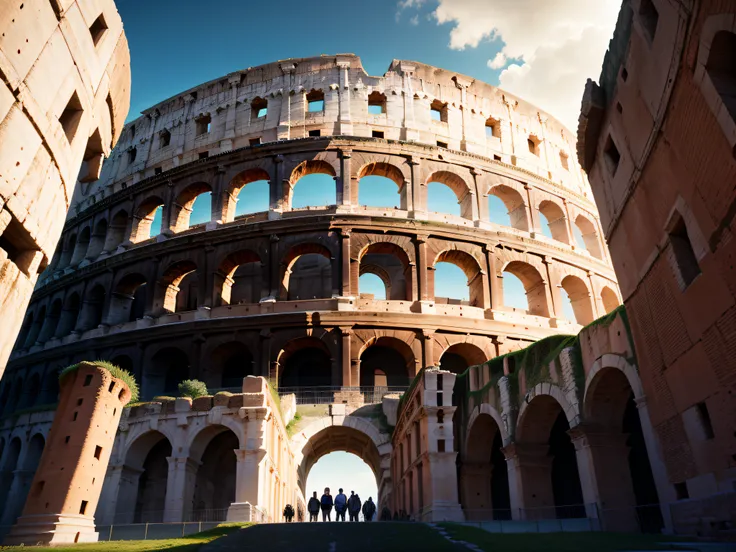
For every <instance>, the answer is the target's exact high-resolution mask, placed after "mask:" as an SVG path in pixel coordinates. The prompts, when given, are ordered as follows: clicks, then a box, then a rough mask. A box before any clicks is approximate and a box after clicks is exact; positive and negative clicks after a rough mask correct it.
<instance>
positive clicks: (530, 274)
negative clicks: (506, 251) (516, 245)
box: [502, 261, 549, 317]
mask: <svg viewBox="0 0 736 552" xmlns="http://www.w3.org/2000/svg"><path fill="white" fill-rule="evenodd" d="M507 273H509V274H512V275H514V276H516V278H518V279H519V280H520V281H521V283H522V285H523V287H524V293H525V295H526V305H527V308H526V309H525V310H526V311H527V312H528V313H529V314H533V315H536V316H546V317H549V307H548V303H547V286H546V283H545V281H544V279H543V278H542V276H541V275H540V274H539V272H538V271H537V269H536V268H534V267H533V266H532V265H530V264H528V263H525V262H522V261H512V262H510V263H509V264H508V265H507V266H506V268H505V270H504V279H503V282H502V284H503V288H504V301H505V300H506V285H507V284H506V274H507ZM515 295H517V294H515ZM509 300H513V301H514V302H515V303H516V302H518V301H519V299H518V295H517V297H513V298H512V297H509ZM507 306H508V305H507Z"/></svg>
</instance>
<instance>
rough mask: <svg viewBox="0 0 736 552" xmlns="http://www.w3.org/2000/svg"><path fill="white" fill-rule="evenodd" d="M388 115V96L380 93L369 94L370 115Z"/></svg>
mask: <svg viewBox="0 0 736 552" xmlns="http://www.w3.org/2000/svg"><path fill="white" fill-rule="evenodd" d="M384 113H386V96H385V95H384V94H382V93H381V92H378V91H373V92H371V93H370V94H368V114H369V115H382V114H384Z"/></svg>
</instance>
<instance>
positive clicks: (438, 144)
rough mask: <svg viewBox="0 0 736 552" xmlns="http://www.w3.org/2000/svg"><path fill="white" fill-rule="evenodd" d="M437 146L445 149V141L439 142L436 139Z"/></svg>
mask: <svg viewBox="0 0 736 552" xmlns="http://www.w3.org/2000/svg"><path fill="white" fill-rule="evenodd" d="M437 147H438V148H445V149H447V142H440V141H439V140H437Z"/></svg>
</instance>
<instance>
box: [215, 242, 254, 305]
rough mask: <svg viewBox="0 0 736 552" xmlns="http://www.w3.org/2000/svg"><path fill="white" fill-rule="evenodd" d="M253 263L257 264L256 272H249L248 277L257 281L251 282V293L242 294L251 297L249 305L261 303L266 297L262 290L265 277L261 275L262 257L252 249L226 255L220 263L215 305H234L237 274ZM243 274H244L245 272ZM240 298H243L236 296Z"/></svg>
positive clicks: (216, 276)
mask: <svg viewBox="0 0 736 552" xmlns="http://www.w3.org/2000/svg"><path fill="white" fill-rule="evenodd" d="M251 263H256V266H255V270H251V271H249V273H248V274H247V276H249V277H250V279H251V280H253V279H255V280H256V281H251V282H249V283H250V288H249V289H250V293H244V294H242V296H248V297H250V299H251V300H250V301H246V302H248V303H257V302H258V301H260V299H261V298H262V297H263V296H264V295H263V291H264V290H263V289H262V287H263V275H262V274H261V272H262V261H261V257H260V255H258V253H256V252H255V251H253V250H252V249H241V250H238V251H234V252H232V253H229V254H228V255H226V256H225V258H223V259H222V261H221V262H220V264H219V266H218V268H217V271H216V272H215V299H216V301H215V304H217V305H230V304H232V303H233V301H232V296H233V286H234V285H236V279H235V276H236V272H238V271H239V270H240V269H241V267H244V266H246V265H249V264H251ZM241 272H244V270H243V271H241ZM244 276H245V275H244ZM254 277H255V278H254ZM239 296H241V294H237V295H236V297H239ZM237 302H238V301H237V300H236V301H235V303H237Z"/></svg>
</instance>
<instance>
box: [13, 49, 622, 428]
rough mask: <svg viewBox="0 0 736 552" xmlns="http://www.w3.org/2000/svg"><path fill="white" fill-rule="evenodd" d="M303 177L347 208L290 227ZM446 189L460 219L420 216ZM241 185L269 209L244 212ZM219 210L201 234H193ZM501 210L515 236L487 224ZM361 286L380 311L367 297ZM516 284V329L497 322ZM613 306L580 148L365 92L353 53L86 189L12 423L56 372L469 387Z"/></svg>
mask: <svg viewBox="0 0 736 552" xmlns="http://www.w3.org/2000/svg"><path fill="white" fill-rule="evenodd" d="M313 174H324V175H329V177H332V180H330V183H331V194H334V195H332V196H331V198H330V200H329V202H328V203H329V204H322V205H310V206H304V207H298V206H297V207H295V206H294V205H293V198H294V196H295V194H297V193H299V192H300V185H305V186H308V185H309V184H308V182H309V179H306V180H304V182H302V179H303V178H306V177H308V176H309V175H313ZM367 177H374V178H373V179H372V180H367V181H365V182H371V184H370V185H374V184H373V183H375V182H379V180H377V179H376V178H375V177H382V178H385V179H388V180H389V181H391V182H392V183H393V184H392V185H395V188H394V193H395V201H394V203H395V206H394V207H390V208H388V207H372V206H369V205H366V204H362V203H361V196H362V194H361V192H362V191H363V190H362V188H363V185H364V184H365V182H364V179H366V178H367ZM443 186H444V187H447V188H449V189H450V190H451V191H452V192H454V195H455V196H456V198H457V204H458V206H459V209H458V206H456V205H451V204H450V205H447V207H448V209H447V212H443V213H440V212H433V211H431V210H430V209H429V208H428V206H429V205H430V204H431V203H432V202H431V196H432V194H433V193H434V191H435V189H441V188H442V187H443ZM247 187H251V190H252V191H253V193H251V194H249V195H248V196H247V197H248V198H253V197H256V196H257V194H262V199H261V200H260V201H259V204H261V205H267V209H266V208H263V209H262V210H261V211H260V212H253V209H252V208H251V206H250V205H248V204H246V203H244V202H239V201H238V200H239V197H241V198H242V197H246V194H244V190H245V189H246V188H247ZM207 193H211V217H210V221H209V222H203V223H199V224H190V217H191V214H192V207H193V204H194V202H195V200H196V199H197V198H198V197H199V196H201V195H202V194H207ZM492 196H495V197H496V198H499V199H500V200H501V201H503V204H504V205H505V207H506V210H507V211H508V213H509V216H508V219H509V224H510V225H508V226H506V225H500V224H497V223H494V222H492V221H491V220H490V219H489V207H488V206H489V200H491V198H492ZM249 201H250V200H249ZM391 201H393V200H391ZM435 205H436V202H435ZM159 207H161V209H159ZM157 212H158V213H159V214H158V215H157V214H156V213H157ZM453 212H454V214H453ZM159 216H160V217H161V218H160V220H161V221H162V222H161V229H160V231H158V230H157V229H156V230H153V231H152V225H153V223H154V219H156V224H158V217H159ZM576 228H577V229H578V230H579V232H578V230H576ZM576 234H577V235H578V238H579V239H576V237H575V236H576ZM580 238H581V239H580ZM441 263H450V264H453V265H456V266H457V267H459V268H460V269H461V270H462V271H463V272H464V275H465V277H466V278H467V287H468V293H467V299H463V298H459V299H458V298H448V297H442V296H440V295H442V293H441V292H440V291H439V290H436V289H435V271H436V268H437V266H438V265H439V264H441ZM365 274H374V275H376V276H378V277H379V278H380V279H381V280H382V281H383V283H384V284H385V289H386V296H385V299H384V298H379V297H377V296H375V295H373V294H367V293H361V289H360V288H361V281H362V279H361V276H363V275H365ZM509 275H513V276H515V277H517V278H518V279H519V280H520V281H521V283H522V284H523V286H524V289H525V293H526V298H527V301H528V306H527V308H526V309H521V308H513V307H510V306H507V305H505V304H504V282H505V281H506V282H508V281H509V279H510V276H509ZM563 291H564V293H563ZM567 300H569V301H570V303H571V304H572V310H573V312H574V318H575V320H569V319H566V318H565V316H564V315H563V301H567ZM618 304H619V292H618V287H617V285H616V282H615V277H614V273H613V270H612V268H611V264H610V261H609V257H608V252H607V250H606V248H605V245H604V242H603V240H602V238H601V231H600V225H599V221H598V216H597V212H596V208H595V205H594V203H593V200H592V197H591V194H590V190H589V186H588V182H587V180H586V178H585V176H584V173H583V172H582V171H581V169H580V167H579V166H578V163H577V161H576V155H575V135H574V134H572V133H570V132H569V131H568V130H567V129H566V128H564V127H563V126H562V125H561V124H560V123H559V122H558V121H556V120H554V119H553V118H552V117H550V116H548V115H547V114H545V113H543V112H541V111H540V110H539V109H538V108H536V107H534V106H532V105H530V104H528V103H526V102H524V101H523V100H521V99H518V98H515V97H513V96H511V95H509V94H507V93H505V92H503V91H502V90H499V89H497V88H494V87H492V86H489V85H487V84H484V83H481V82H478V81H474V80H472V79H470V78H468V77H465V76H462V75H458V74H455V73H453V72H451V71H446V70H443V69H438V68H436V67H431V66H427V65H423V64H421V63H416V62H410V61H403V60H401V61H400V60H395V61H393V62H392V63H391V66H390V67H389V69H388V71H387V72H386V74H385V75H384V76H382V77H373V76H370V75H368V74H367V73H366V72H365V71H364V69H363V67H362V65H361V61H360V58H358V57H357V56H354V55H349V54H346V55H337V56H334V55H333V56H321V57H313V58H305V59H289V60H285V61H280V62H276V63H271V64H268V65H263V66H260V67H254V68H249V69H246V70H243V71H237V72H234V73H231V74H229V75H226V76H223V77H222V78H219V79H216V80H213V81H211V82H207V83H204V84H201V85H199V86H196V87H194V88H192V89H190V90H187V91H184V92H182V93H181V94H178V95H176V96H175V97H172V98H170V99H168V100H166V101H163V102H161V103H159V104H157V105H155V106H152V107H151V108H150V109H148V110H146V111H145V112H144V113H143V115H142V116H141V117H139V118H138V119H136V120H134V121H132V122H130V123H129V124H128V125H127V126H126V127H125V129H124V130H123V134H122V137H121V139H120V141H119V143H118V145H117V147H116V148H115V149H114V150H113V152H112V155H111V156H110V158H109V159H108V160H107V161H106V163H105V164H104V166H103V169H102V175H101V177H100V179H99V180H97V181H95V182H92V183H88V184H84V183H83V184H80V185H79V186H78V187H77V189H76V191H75V196H74V198H73V201H72V208H71V210H70V213H69V217H68V219H67V221H66V224H65V228H64V232H63V235H62V238H61V240H60V242H59V244H58V247H57V250H56V253H55V255H54V257H53V259H52V262H51V263H50V266H49V268H48V270H47V271H46V272H45V273H44V275H43V276H42V277H41V279H40V281H39V283H38V285H37V288H36V290H35V293H34V295H33V299H32V301H31V304H30V307H29V309H28V312H27V314H26V317H25V322H24V325H23V329H22V331H21V333H20V336H19V338H18V341H17V343H16V347H15V350H14V352H13V355H12V357H11V361H10V363H9V365H8V369H7V373H6V377H5V378H4V384H3V388H2V390H0V404H3V405H5V414H8V413H10V412H13V411H17V410H21V409H27V408H31V407H37V406H39V405H42V404H45V403H53V402H55V400H56V394H57V391H58V389H57V385H58V384H57V378H58V370H59V368H62V367H65V366H68V365H70V364H71V363H73V362H76V361H79V360H82V359H95V358H101V359H107V360H111V361H113V362H115V363H117V364H119V365H120V366H121V367H123V368H126V369H128V370H131V371H132V372H133V373H134V374H135V375H136V377H137V378H138V380H139V381H140V382H141V384H142V396H143V397H144V398H151V397H153V396H157V395H164V394H167V393H168V394H171V393H170V392H172V391H175V389H176V385H177V384H178V383H179V382H180V381H181V380H183V379H186V378H196V379H200V380H203V381H205V382H206V383H207V384H208V386H209V387H210V389H213V388H228V387H232V386H239V385H240V383H239V382H240V381H242V378H243V377H244V376H245V375H248V374H253V375H263V376H267V377H269V378H270V379H271V380H272V381H273V382H277V383H278V385H279V386H281V387H282V388H294V387H299V388H300V389H302V390H305V389H306V388H310V389H312V390H313V392H318V391H315V390H314V388H320V389H322V390H328V392H330V393H334V392H338V391H339V390H340V389H341V388H342V390H343V391H345V389H344V388H346V387H349V388H354V389H355V388H358V387H366V388H372V387H374V386H379V387H381V388H392V387H403V386H406V385H408V383H409V382H410V381H411V378H412V377H413V376H414V375H415V374H416V373H417V371H418V370H419V369H420V368H421V367H424V366H431V365H435V366H438V365H439V366H441V367H442V368H444V369H447V370H451V371H453V372H456V373H457V372H459V371H461V370H464V369H465V368H466V367H467V366H469V365H473V364H478V363H480V362H483V361H485V360H487V359H489V358H492V357H495V356H497V355H499V354H503V353H506V352H509V351H512V350H516V349H519V348H522V347H525V346H526V345H528V344H529V343H530V342H532V341H535V340H538V339H540V338H542V337H545V336H548V335H551V334H559V333H569V334H572V333H577V332H578V331H579V329H580V325H584V324H586V323H588V322H590V321H592V320H593V319H595V318H597V317H598V316H600V315H603V314H604V313H606V312H609V311H611V310H612V309H613V308H615V307H616V306H617V305H618ZM304 392H306V391H304ZM297 396H299V395H298V394H297Z"/></svg>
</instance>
